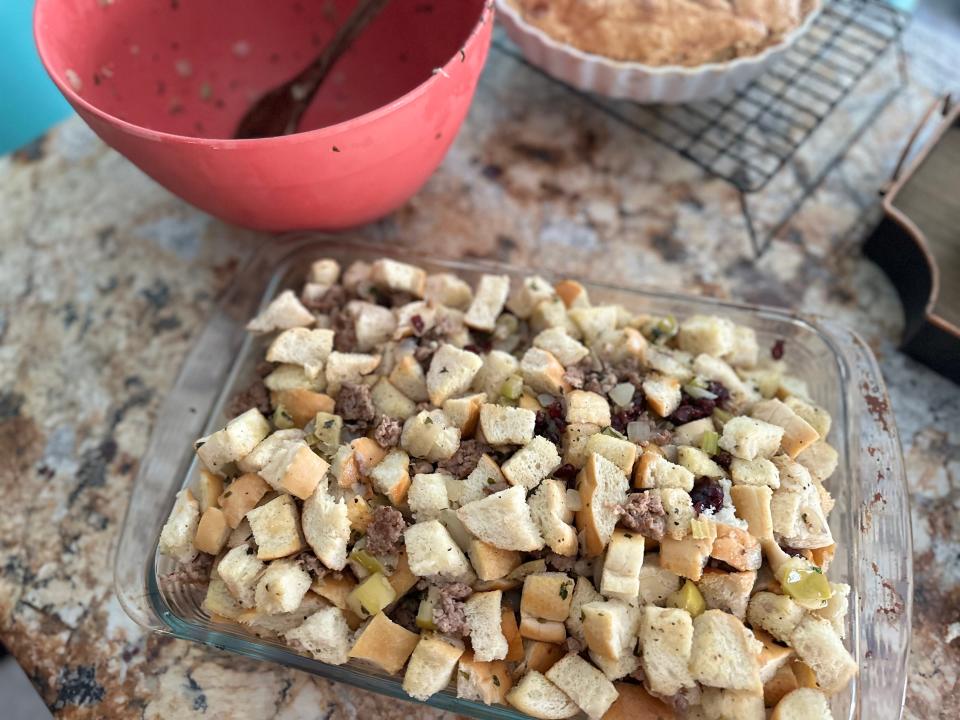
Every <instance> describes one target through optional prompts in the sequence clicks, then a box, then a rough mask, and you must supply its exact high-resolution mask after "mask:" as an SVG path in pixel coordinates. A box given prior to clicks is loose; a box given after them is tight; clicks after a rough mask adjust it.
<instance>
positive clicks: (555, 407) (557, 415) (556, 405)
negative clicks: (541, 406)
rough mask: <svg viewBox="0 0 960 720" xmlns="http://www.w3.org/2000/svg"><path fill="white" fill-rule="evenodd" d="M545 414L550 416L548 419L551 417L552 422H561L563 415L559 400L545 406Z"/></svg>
mask: <svg viewBox="0 0 960 720" xmlns="http://www.w3.org/2000/svg"><path fill="white" fill-rule="evenodd" d="M547 413H548V414H549V415H550V417H552V418H553V419H554V420H561V421H562V420H563V415H564V413H563V403H562V402H560V401H559V400H557V401H555V402H553V403H551V404H550V405H547Z"/></svg>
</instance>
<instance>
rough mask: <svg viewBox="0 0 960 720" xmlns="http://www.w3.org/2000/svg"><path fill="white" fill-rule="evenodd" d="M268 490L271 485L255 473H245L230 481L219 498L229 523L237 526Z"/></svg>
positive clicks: (233, 526)
mask: <svg viewBox="0 0 960 720" xmlns="http://www.w3.org/2000/svg"><path fill="white" fill-rule="evenodd" d="M268 492H270V486H269V485H267V483H266V482H264V480H263V478H262V477H260V476H259V475H257V474H255V473H244V474H243V475H241V476H240V477H238V478H237V479H236V480H234V481H233V482H232V483H230V485H228V486H227V489H226V490H224V491H223V493H221V495H220V500H219V504H220V508H221V509H222V510H223V515H224V518H225V519H226V521H227V525H229V526H230V527H232V528H236V527H237V526H238V525H239V524H240V521H241V520H243V518H244V517H246V514H247V513H248V512H250V511H251V510H253V508H255V507H256V506H257V503H259V502H260V500H261V499H262V498H263V496H264V495H266V494H267V493H268Z"/></svg>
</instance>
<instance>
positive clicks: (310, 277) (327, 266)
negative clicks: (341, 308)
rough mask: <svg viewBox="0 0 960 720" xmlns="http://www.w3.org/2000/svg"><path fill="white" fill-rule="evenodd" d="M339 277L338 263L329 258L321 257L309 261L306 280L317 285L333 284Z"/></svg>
mask: <svg viewBox="0 0 960 720" xmlns="http://www.w3.org/2000/svg"><path fill="white" fill-rule="evenodd" d="M339 278H340V263H338V262H337V261H336V260H333V259H331V258H321V259H320V260H314V261H313V262H312V263H310V271H309V273H308V274H307V281H308V282H312V283H317V284H318V285H333V284H335V283H336V282H337V280H338V279H339Z"/></svg>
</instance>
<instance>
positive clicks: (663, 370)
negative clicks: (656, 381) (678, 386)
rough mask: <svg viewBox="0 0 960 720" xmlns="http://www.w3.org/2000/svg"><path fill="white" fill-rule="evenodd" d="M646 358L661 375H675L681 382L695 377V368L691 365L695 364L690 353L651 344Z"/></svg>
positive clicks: (649, 364) (651, 367)
mask: <svg viewBox="0 0 960 720" xmlns="http://www.w3.org/2000/svg"><path fill="white" fill-rule="evenodd" d="M645 360H646V364H647V366H648V367H649V368H650V369H651V370H654V371H655V372H657V373H658V374H660V375H664V376H667V377H674V378H676V379H677V380H679V381H680V382H681V383H685V382H689V381H690V380H692V379H693V370H692V369H691V367H690V366H691V365H692V364H693V357H692V356H691V355H690V353H685V352H683V351H682V350H671V349H670V348H665V347H660V346H659V345H650V346H649V347H648V348H647V352H646V356H645Z"/></svg>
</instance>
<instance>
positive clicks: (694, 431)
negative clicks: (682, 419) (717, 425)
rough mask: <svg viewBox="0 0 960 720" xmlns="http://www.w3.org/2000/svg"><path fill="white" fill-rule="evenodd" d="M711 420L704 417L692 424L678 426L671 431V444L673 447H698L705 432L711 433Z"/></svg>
mask: <svg viewBox="0 0 960 720" xmlns="http://www.w3.org/2000/svg"><path fill="white" fill-rule="evenodd" d="M713 430H714V428H713V418H709V417H705V418H700V419H699V420H694V421H692V422H688V423H684V424H683V425H678V426H677V427H675V428H674V429H673V443H674V444H675V445H693V446H695V447H700V442H701V440H703V434H704V433H705V432H713Z"/></svg>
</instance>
